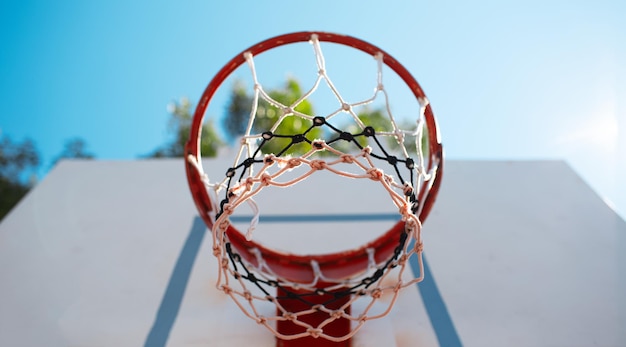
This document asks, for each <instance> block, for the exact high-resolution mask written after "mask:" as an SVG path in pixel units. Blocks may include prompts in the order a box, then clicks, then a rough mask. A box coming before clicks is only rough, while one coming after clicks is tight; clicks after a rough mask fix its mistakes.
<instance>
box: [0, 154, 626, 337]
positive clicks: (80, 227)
mask: <svg viewBox="0 0 626 347" xmlns="http://www.w3.org/2000/svg"><path fill="white" fill-rule="evenodd" d="M228 166H229V165H228V163H227V162H226V161H224V160H213V161H207V160H205V161H204V167H205V169H206V168H207V167H209V168H211V169H213V168H214V169H215V171H214V172H209V174H212V175H218V176H219V175H223V174H224V172H225V168H227V167H228ZM219 178H221V177H219ZM321 180H322V183H321V184H322V185H323V187H325V189H327V190H328V191H329V192H332V191H345V192H346V193H345V194H346V196H348V197H353V198H354V196H355V195H357V196H359V197H360V198H363V197H367V196H369V195H375V194H376V192H373V191H369V190H368V189H369V188H366V189H363V188H362V187H361V188H359V185H354V186H353V185H351V184H345V183H344V182H342V181H337V180H330V179H329V180H328V182H325V183H324V178H322V179H321ZM307 187H308V188H307ZM316 187H317V188H319V187H320V186H319V185H315V184H311V185H308V186H303V188H302V189H304V191H303V192H301V193H298V194H299V195H297V196H302V197H309V196H310V195H312V194H313V193H312V192H313V191H315V189H316ZM306 189H309V190H311V189H312V190H311V191H306ZM280 194H286V195H284V199H287V200H288V199H289V198H292V199H293V197H294V196H296V195H295V193H293V192H287V193H285V192H277V193H276V195H272V198H273V199H275V201H277V202H274V203H268V204H266V205H261V206H262V208H264V213H265V214H266V215H270V216H271V215H274V216H288V215H290V214H291V215H296V216H300V217H302V220H301V222H300V224H301V225H302V228H303V229H302V230H303V234H302V235H301V236H302V237H307V238H306V241H305V242H303V243H305V244H309V245H312V247H319V249H321V250H323V249H325V247H354V246H356V245H351V244H350V242H352V241H353V240H354V238H353V236H350V235H349V234H338V233H336V232H334V229H333V225H332V224H333V223H340V224H342V227H341V228H342V230H343V229H344V228H345V226H346V225H350V224H357V225H360V226H359V228H357V230H362V227H363V226H370V227H371V228H369V229H368V232H371V233H372V235H375V234H376V233H378V232H383V231H385V230H386V229H385V226H390V225H392V224H393V223H394V221H393V214H392V212H393V208H392V207H388V206H387V205H388V204H387V202H385V201H382V200H383V199H372V201H371V202H369V203H367V204H362V205H357V206H355V205H353V204H349V203H346V202H345V201H341V200H339V201H337V199H325V200H324V201H326V203H325V204H324V205H323V206H322V205H321V204H319V203H314V204H312V205H311V206H310V207H308V208H306V209H302V210H299V208H300V207H302V206H301V205H297V204H293V203H284V202H283V201H284V200H282V199H283V195H280ZM306 201H309V200H306ZM333 203H334V204H336V206H334V205H332V204H333ZM329 209H332V210H333V211H336V212H340V213H345V214H346V215H347V216H351V217H350V218H348V219H350V220H348V221H339V222H338V221H328V223H327V224H325V223H326V222H320V223H317V222H310V221H307V219H306V215H307V214H309V215H316V216H318V217H320V216H321V217H322V219H323V216H324V215H326V214H327V213H328V211H329ZM359 213H360V214H362V215H368V216H372V215H374V216H378V217H376V218H373V219H371V220H369V221H368V222H363V221H361V222H359V221H354V220H352V219H355V218H356V217H354V215H356V214H359ZM281 218H282V217H281ZM307 227H308V228H309V229H306V228H307ZM329 231H330V232H331V234H330V236H328V235H327V236H324V237H320V236H319V235H323V233H324V232H326V233H328V232H329ZM347 232H348V231H347ZM423 232H424V234H423V235H424V243H425V258H426V262H427V272H426V279H425V280H424V281H423V282H422V283H420V284H419V285H416V286H414V287H411V288H407V289H406V290H404V291H403V293H402V295H401V298H400V300H399V301H398V302H397V303H396V305H395V307H394V310H393V311H392V313H391V315H390V316H388V317H386V318H384V319H379V320H374V321H371V322H368V323H367V324H366V326H365V328H364V329H362V330H361V331H360V332H359V333H358V335H357V336H356V337H355V340H354V344H353V345H354V346H355V347H356V346H382V345H384V346H394V345H395V346H417V345H419V346H437V345H444V346H455V345H465V346H516V345H517V346H590V345H597V346H617V345H626V330H625V329H624V326H626V296H625V295H624V293H626V280H624V275H626V223H625V222H624V221H623V220H622V219H620V217H619V216H618V215H617V214H616V213H615V212H613V211H612V210H611V209H610V208H609V207H607V205H606V204H605V203H604V202H603V201H602V200H601V199H600V198H599V197H598V195H596V194H595V193H594V192H593V191H592V190H591V189H590V188H589V187H588V186H587V185H586V184H585V182H583V181H582V180H581V179H580V177H579V176H577V175H576V173H574V172H573V171H572V170H571V168H570V167H569V166H568V165H567V164H565V163H564V162H561V161H453V160H448V161H447V162H446V168H445V176H444V179H443V183H442V188H441V192H440V195H439V198H438V200H437V203H436V205H435V207H434V209H433V211H432V213H431V215H430V217H429V218H428V220H427V221H426V222H425V224H424V231H423ZM368 235H369V234H368ZM259 237H263V233H262V231H259ZM266 237H268V239H267V243H272V244H274V243H275V242H276V243H278V242H281V240H282V242H284V244H282V245H278V246H279V247H283V248H290V247H298V245H297V244H292V243H289V242H285V240H284V239H285V238H284V237H278V236H271V232H269V231H268V232H266ZM367 237H369V236H367ZM329 239H330V240H332V242H329ZM210 243H211V241H210V237H209V234H208V232H207V230H206V228H205V226H204V224H203V223H202V221H201V220H200V219H199V218H198V217H197V212H196V209H195V206H194V204H193V201H192V199H191V195H190V193H189V189H188V187H187V182H186V177H185V171H184V164H183V162H182V160H145V161H119V162H109V161H63V162H61V163H60V164H59V165H58V166H57V167H55V168H54V169H53V170H52V171H51V173H50V174H49V175H48V176H47V177H46V178H45V180H44V181H43V182H41V183H40V184H39V185H37V186H36V187H35V188H34V189H33V190H32V191H31V192H30V193H29V194H28V195H27V196H26V198H25V199H24V200H22V201H21V202H20V204H19V205H18V206H17V207H16V208H15V209H14V210H13V211H12V212H11V213H10V214H9V215H8V216H7V217H6V218H5V219H4V220H3V221H2V222H1V223H0V345H1V346H142V345H143V346H165V345H167V346H244V345H251V344H252V342H254V345H255V346H268V347H269V346H273V345H274V344H275V341H274V337H273V335H271V334H270V333H269V332H268V331H267V330H266V329H265V328H263V327H261V326H259V325H257V324H255V323H254V321H252V320H250V319H248V318H246V317H244V316H243V315H242V313H241V312H240V311H239V310H238V309H237V307H235V305H234V304H233V303H232V302H231V301H230V300H229V299H228V298H227V297H225V296H224V295H223V293H222V292H220V291H218V290H216V289H215V287H214V284H215V278H216V274H217V265H216V263H215V262H216V260H215V258H213V256H212V255H211V244H210Z"/></svg>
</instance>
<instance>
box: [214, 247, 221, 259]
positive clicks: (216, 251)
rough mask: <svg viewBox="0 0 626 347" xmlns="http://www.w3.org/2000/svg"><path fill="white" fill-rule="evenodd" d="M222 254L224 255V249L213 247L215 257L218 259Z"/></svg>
mask: <svg viewBox="0 0 626 347" xmlns="http://www.w3.org/2000/svg"><path fill="white" fill-rule="evenodd" d="M220 254H222V248H221V247H219V246H218V245H214V246H213V255H214V256H215V257H218V256H219V255H220Z"/></svg>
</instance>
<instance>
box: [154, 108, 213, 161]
mask: <svg viewBox="0 0 626 347" xmlns="http://www.w3.org/2000/svg"><path fill="white" fill-rule="evenodd" d="M191 109H192V105H191V102H189V99H187V98H181V100H180V101H179V102H176V101H174V102H172V103H171V104H169V105H168V111H169V112H170V115H171V118H170V121H169V130H170V131H171V132H172V133H173V135H174V138H173V139H172V140H171V141H170V142H169V143H168V144H166V145H165V146H163V147H161V148H158V149H157V150H155V151H154V152H153V153H152V154H150V155H149V156H150V157H153V158H163V157H182V156H184V155H185V144H186V143H187V141H188V140H189V132H190V130H191V121H192V115H191ZM200 136H201V138H200V139H201V147H200V152H201V153H202V156H205V157H215V156H216V155H217V153H218V151H219V148H220V147H221V146H223V145H224V142H223V141H222V140H221V139H220V137H219V135H218V134H217V131H215V127H214V126H213V123H212V122H211V121H208V122H205V123H204V124H203V125H202V132H201V135H200Z"/></svg>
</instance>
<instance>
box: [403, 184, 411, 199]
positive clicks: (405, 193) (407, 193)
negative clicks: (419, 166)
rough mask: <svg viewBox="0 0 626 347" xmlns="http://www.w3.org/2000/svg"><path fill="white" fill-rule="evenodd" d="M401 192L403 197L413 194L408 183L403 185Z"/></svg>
mask: <svg viewBox="0 0 626 347" xmlns="http://www.w3.org/2000/svg"><path fill="white" fill-rule="evenodd" d="M402 192H404V196H411V194H413V187H412V186H411V184H410V183H409V182H405V183H404V187H403V188H402Z"/></svg>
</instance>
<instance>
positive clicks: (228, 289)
mask: <svg viewBox="0 0 626 347" xmlns="http://www.w3.org/2000/svg"><path fill="white" fill-rule="evenodd" d="M220 289H221V290H222V291H223V292H224V294H226V295H230V294H231V293H232V292H233V289H232V288H231V287H229V286H227V285H225V284H223V285H222V286H221V287H220Z"/></svg>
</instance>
